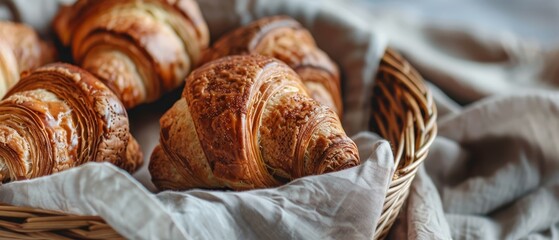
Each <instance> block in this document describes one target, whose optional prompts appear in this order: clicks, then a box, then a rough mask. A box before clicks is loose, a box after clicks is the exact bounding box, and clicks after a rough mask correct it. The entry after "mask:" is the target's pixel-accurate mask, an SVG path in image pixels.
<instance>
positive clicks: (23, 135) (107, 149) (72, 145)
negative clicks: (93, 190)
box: [0, 63, 142, 182]
mask: <svg viewBox="0 0 559 240" xmlns="http://www.w3.org/2000/svg"><path fill="white" fill-rule="evenodd" d="M90 161H107V162H111V163H114V164H115V165H117V166H119V167H121V168H123V169H125V170H127V171H130V172H132V171H135V170H136V169H137V168H138V167H139V166H140V165H141V163H142V153H141V151H140V149H139V145H138V143H137V142H136V140H135V139H134V138H133V137H132V136H131V134H130V133H129V126H128V117H127V114H126V111H125V109H124V106H123V105H122V103H121V102H120V101H119V100H118V98H117V97H116V96H115V95H114V94H113V93H112V92H111V91H110V90H109V89H108V88H107V87H106V86H105V85H104V84H103V83H101V82H100V81H99V80H97V79H96V78H95V77H94V76H92V75H91V74H89V73H87V72H86V71H84V70H82V69H79V68H78V67H75V66H71V65H68V64H61V63H56V64H49V65H46V66H44V67H40V68H38V69H36V70H34V71H32V72H29V73H26V74H24V75H23V76H22V79H21V80H20V81H19V82H18V83H17V84H16V85H15V86H14V87H13V88H12V89H11V90H10V91H9V92H8V93H7V94H6V96H5V97H4V99H3V100H2V101H1V102H0V180H1V181H3V182H5V181H11V180H18V179H29V178H35V177H39V176H45V175H49V174H52V173H55V172H59V171H62V170H65V169H68V168H71V167H74V166H78V165H81V164H84V163H86V162H90Z"/></svg>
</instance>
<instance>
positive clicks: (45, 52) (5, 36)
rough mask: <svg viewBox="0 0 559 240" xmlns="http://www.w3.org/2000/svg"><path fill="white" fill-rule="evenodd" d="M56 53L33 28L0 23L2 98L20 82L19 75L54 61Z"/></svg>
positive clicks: (0, 93) (0, 86)
mask: <svg viewBox="0 0 559 240" xmlns="http://www.w3.org/2000/svg"><path fill="white" fill-rule="evenodd" d="M54 56H55V51H54V48H53V47H52V46H51V45H48V44H47V43H46V42H44V41H42V40H41V39H40V38H39V36H38V35H37V32H35V30H33V29H32V28H31V27H29V26H27V25H24V24H20V23H13V22H7V21H0V97H2V96H4V94H6V92H7V91H8V89H10V87H12V86H13V85H14V84H16V82H17V81H18V80H19V74H20V73H21V72H23V71H27V70H30V69H33V68H36V67H39V66H42V65H44V64H46V63H49V62H52V61H53V60H54Z"/></svg>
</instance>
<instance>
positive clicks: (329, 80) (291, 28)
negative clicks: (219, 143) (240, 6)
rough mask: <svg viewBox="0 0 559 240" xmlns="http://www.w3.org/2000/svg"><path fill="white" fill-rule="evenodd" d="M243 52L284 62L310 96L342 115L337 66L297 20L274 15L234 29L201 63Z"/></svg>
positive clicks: (218, 42) (207, 52) (214, 45)
mask: <svg viewBox="0 0 559 240" xmlns="http://www.w3.org/2000/svg"><path fill="white" fill-rule="evenodd" d="M247 53H248V54H261V55H265V56H269V57H275V58H277V59H279V60H282V61H283V62H285V63H287V65H289V66H290V67H291V68H293V69H294V70H295V71H296V72H297V74H299V76H300V77H301V80H303V83H304V84H305V86H306V87H307V90H308V91H309V94H310V95H311V97H312V98H314V99H315V100H317V101H318V102H320V103H322V104H324V105H326V106H328V107H330V108H332V109H333V110H334V111H335V112H336V113H337V114H338V116H341V115H342V105H343V104H342V97H341V89H340V76H339V72H338V68H337V67H336V65H335V64H334V63H333V62H332V60H330V58H329V57H328V56H327V55H326V53H324V52H323V51H322V50H320V49H319V48H318V47H317V46H316V43H315V41H314V39H313V37H312V35H311V34H310V33H309V31H307V30H306V29H305V28H303V26H301V24H299V23H298V22H297V21H295V20H293V19H291V18H289V17H284V16H276V17H268V18H262V19H260V20H257V21H255V22H253V23H251V24H249V25H247V26H245V27H241V28H238V29H236V30H234V31H233V32H230V33H228V34H226V35H225V36H223V37H221V38H220V39H219V40H218V41H217V42H216V43H214V44H213V46H212V47H211V48H209V49H208V50H207V51H206V52H205V53H204V56H203V60H202V61H201V62H202V63H205V62H208V61H211V60H214V59H218V58H221V57H224V56H227V55H236V54H247Z"/></svg>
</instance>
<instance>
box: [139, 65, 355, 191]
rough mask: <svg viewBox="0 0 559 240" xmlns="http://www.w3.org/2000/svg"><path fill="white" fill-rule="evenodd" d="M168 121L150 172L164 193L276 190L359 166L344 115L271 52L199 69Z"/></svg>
mask: <svg viewBox="0 0 559 240" xmlns="http://www.w3.org/2000/svg"><path fill="white" fill-rule="evenodd" d="M160 124H161V136H160V144H159V145H158V146H157V147H156V148H155V150H154V152H153V153H152V155H151V162H150V165H149V170H150V173H151V176H152V180H153V182H154V183H155V185H156V186H157V187H158V188H160V189H162V190H163V189H189V188H231V189H239V190H240V189H251V188H262V187H272V186H278V185H280V184H283V183H285V182H287V181H289V180H291V179H295V178H298V177H302V176H307V175H312V174H321V173H325V172H330V171H337V170H340V169H344V168H348V167H351V166H355V165H357V164H359V157H358V152H357V147H356V146H355V144H354V143H353V142H352V141H351V139H349V138H348V137H347V136H346V134H345V133H344V131H343V129H342V127H341V124H340V121H339V118H338V117H337V115H336V114H335V113H334V112H333V111H332V110H331V109H330V108H328V107H325V106H323V105H321V104H319V103H317V102H316V101H314V100H313V99H311V98H310V97H309V96H308V95H307V93H306V91H305V90H304V86H303V85H302V83H301V81H300V79H299V77H298V75H297V74H296V73H295V72H294V71H293V70H292V69H291V68H289V67H288V66H287V65H285V64H284V63H282V62H280V61H278V60H275V59H272V58H268V57H264V56H257V55H239V56H231V57H225V58H222V59H219V60H216V61H212V62H210V63H208V64H206V65H204V66H202V67H200V68H198V69H197V70H195V71H193V72H192V74H191V75H190V76H189V77H188V79H187V81H186V86H185V88H184V91H183V94H182V97H181V99H180V100H179V101H177V102H176V103H175V105H174V106H173V107H172V108H171V109H170V110H169V111H168V112H167V113H165V115H164V116H163V117H162V118H161V120H160Z"/></svg>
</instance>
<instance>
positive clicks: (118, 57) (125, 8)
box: [54, 0, 209, 108]
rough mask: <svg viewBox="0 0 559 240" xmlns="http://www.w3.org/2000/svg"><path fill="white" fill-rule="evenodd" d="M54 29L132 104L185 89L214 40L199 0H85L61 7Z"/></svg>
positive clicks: (81, 62) (76, 56)
mask: <svg viewBox="0 0 559 240" xmlns="http://www.w3.org/2000/svg"><path fill="white" fill-rule="evenodd" d="M54 30H55V32H56V34H57V35H58V37H59V39H60V42H61V43H62V45H64V46H67V47H69V48H70V49H71V52H72V57H73V60H74V61H75V63H76V64H78V65H79V66H81V67H82V68H84V69H85V70H88V71H89V72H91V73H93V74H94V75H95V76H97V77H98V78H99V79H101V80H102V81H103V82H104V83H105V84H107V86H109V87H110V88H111V89H112V90H113V91H114V92H115V93H116V94H117V95H118V97H119V98H120V99H121V100H122V102H123V103H124V105H125V107H126V108H132V107H134V106H136V105H139V104H141V103H146V102H152V101H155V100H157V99H158V98H160V96H161V95H162V94H163V93H166V92H168V91H170V90H172V89H175V88H177V87H179V86H180V85H181V84H182V83H183V81H184V79H185V78H186V76H187V74H188V73H189V72H190V70H191V68H192V67H193V66H195V65H196V64H197V63H198V61H199V58H200V55H201V51H202V50H203V49H205V48H206V47H207V46H208V42H209V33H208V28H207V26H206V23H205V22H204V19H203V18H202V16H201V13H200V11H199V8H198V5H197V3H196V2H195V1H194V0H122V1H114V0H81V1H77V2H76V3H75V4H74V5H72V6H69V7H65V8H62V9H61V10H60V12H59V13H58V15H57V16H56V18H55V20H54Z"/></svg>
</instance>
